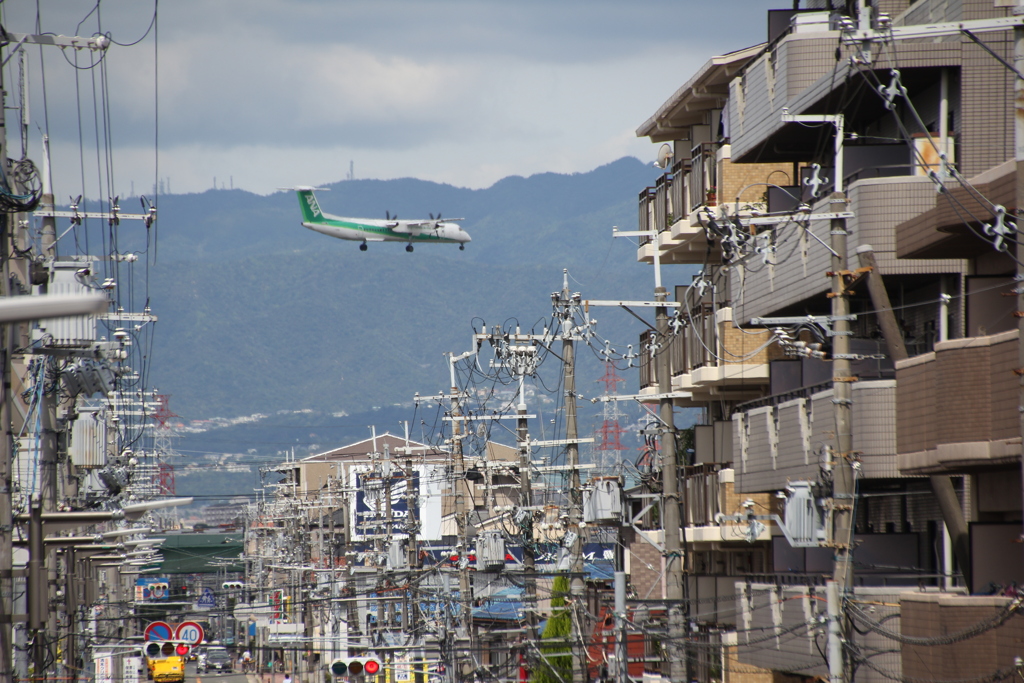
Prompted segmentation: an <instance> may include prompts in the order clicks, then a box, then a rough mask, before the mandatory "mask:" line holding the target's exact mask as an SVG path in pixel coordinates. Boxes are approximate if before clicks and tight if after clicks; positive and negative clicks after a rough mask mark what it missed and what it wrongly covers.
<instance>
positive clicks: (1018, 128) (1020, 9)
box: [968, 0, 1024, 589]
mask: <svg viewBox="0 0 1024 683" xmlns="http://www.w3.org/2000/svg"><path fill="white" fill-rule="evenodd" d="M1013 14H1014V15H1015V16H1017V17H1020V16H1021V15H1024V0H1017V3H1016V5H1015V6H1014V8H1013ZM1013 66H1014V68H1015V69H1016V70H1017V73H1018V74H1020V73H1024V71H1022V69H1024V26H1021V25H1020V24H1018V25H1017V26H1014V28H1013ZM1013 94H1014V99H1013V101H1014V127H1013V139H1014V161H1015V163H1016V167H1017V187H1016V199H1017V202H1016V205H1017V216H1016V221H1015V228H1016V231H1015V233H1014V235H1015V237H1016V242H1017V278H1016V279H1017V288H1016V289H1017V310H1016V311H1015V312H1014V315H1015V316H1017V335H1018V339H1017V345H1018V347H1017V368H1018V370H1017V379H1018V383H1019V389H1018V411H1019V412H1020V434H1021V435H1024V372H1022V371H1021V369H1024V263H1022V261H1021V259H1024V244H1022V240H1021V238H1020V224H1021V214H1022V213H1024V80H1022V79H1021V78H1019V77H1015V78H1014V79H1013ZM1022 443H1024V442H1022ZM1021 490H1022V491H1024V455H1022V459H1021ZM969 588H970V587H969V586H968V589H969Z"/></svg>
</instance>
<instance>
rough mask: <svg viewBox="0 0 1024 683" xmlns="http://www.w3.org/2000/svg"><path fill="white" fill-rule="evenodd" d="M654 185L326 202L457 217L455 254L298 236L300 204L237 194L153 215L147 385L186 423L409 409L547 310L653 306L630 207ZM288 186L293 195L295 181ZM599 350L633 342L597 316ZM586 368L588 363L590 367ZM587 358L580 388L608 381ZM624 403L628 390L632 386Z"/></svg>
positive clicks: (334, 190)
mask: <svg viewBox="0 0 1024 683" xmlns="http://www.w3.org/2000/svg"><path fill="white" fill-rule="evenodd" d="M658 173H660V171H659V170H658V169H656V168H652V167H650V166H648V165H645V164H643V163H641V162H640V161H639V160H637V159H634V158H623V159H620V160H618V161H615V162H613V163H610V164H607V165H605V166H602V167H600V168H597V169H594V170H593V171H590V172H588V173H578V174H571V175H564V174H555V173H545V174H539V175H534V176H530V177H528V178H522V177H510V178H505V179H503V180H501V181H499V182H497V183H495V184H494V185H492V186H491V187H488V188H486V189H479V190H473V189H466V188H458V187H453V186H451V185H443V184H437V183H432V182H427V181H421V180H415V179H397V180H347V181H342V182H338V183H333V184H331V185H328V186H327V188H329V189H330V192H322V193H320V194H319V199H320V204H321V206H322V207H323V209H324V210H325V211H327V212H328V213H332V214H337V215H346V216H366V217H383V216H384V215H385V212H388V213H389V214H390V215H392V216H394V215H396V214H397V215H399V216H401V217H402V218H420V217H426V216H427V215H428V214H429V213H434V214H436V213H437V212H439V211H440V212H443V213H444V215H445V216H453V217H454V216H459V217H463V216H464V217H465V220H464V221H462V222H461V224H462V226H463V227H464V228H465V229H466V230H467V231H468V232H469V233H470V234H471V235H472V236H473V241H472V243H470V244H468V245H467V247H466V250H465V251H459V250H458V249H456V248H455V247H454V246H447V245H423V246H420V247H419V248H418V249H417V250H416V251H415V252H414V253H407V252H406V251H405V249H404V245H402V244H401V243H371V244H370V248H369V250H368V251H367V252H361V251H359V249H358V243H356V242H345V241H341V240H334V239H331V238H329V237H326V236H324V235H320V234H317V233H313V232H311V231H309V230H306V229H304V228H303V227H301V224H300V215H299V207H298V205H297V200H296V197H295V195H294V193H292V192H281V193H276V194H273V195H270V196H259V195H254V194H250V193H247V192H244V191H242V190H209V191H207V192H204V193H202V194H190V195H168V196H164V197H161V198H160V201H159V218H158V222H157V225H156V227H155V228H154V230H155V233H154V235H153V236H154V237H156V243H157V247H156V250H155V251H154V255H155V260H156V264H155V266H154V267H153V268H152V269H151V272H150V282H149V298H150V305H151V307H152V310H153V312H154V314H156V315H157V316H158V317H159V322H158V323H157V327H156V334H155V342H154V348H153V353H152V370H151V375H150V385H151V386H154V387H156V388H157V389H158V390H159V391H160V392H161V393H167V394H171V395H172V397H173V398H172V399H171V409H172V410H174V412H176V413H177V414H179V415H181V416H182V417H185V418H193V419H194V418H202V417H212V416H237V415H248V414H251V413H257V412H264V413H269V412H274V411H278V410H285V409H287V410H295V409H314V410H317V411H325V412H327V413H331V412H335V413H336V412H339V411H346V412H356V411H361V410H366V409H369V408H371V407H374V406H381V405H393V404H398V403H409V402H410V401H411V400H412V397H413V395H414V394H415V393H417V392H418V393H420V394H431V393H436V392H437V391H439V390H442V389H444V390H446V389H447V388H448V384H449V378H448V368H447V363H446V361H445V358H444V355H443V354H444V353H446V352H454V353H462V352H464V351H467V350H469V348H470V343H471V335H472V334H473V332H474V331H475V330H476V331H482V330H483V329H484V328H485V327H486V328H488V329H490V328H493V327H494V326H495V325H499V326H502V327H504V328H505V329H508V328H509V327H515V326H516V325H520V326H521V327H522V329H523V330H524V331H525V330H528V329H531V328H534V327H535V326H536V327H538V329H539V327H541V326H543V320H544V319H549V318H550V316H551V300H550V295H551V293H552V292H554V291H557V290H560V289H561V288H562V279H563V269H567V270H568V274H569V286H570V289H572V290H573V291H579V292H581V293H582V295H583V297H584V298H586V299H612V298H615V299H649V298H650V297H651V292H652V288H653V274H652V271H651V269H650V267H649V266H644V265H642V264H638V263H637V262H636V247H635V242H634V241H632V240H628V239H613V238H612V226H620V227H621V228H623V229H628V230H633V229H635V225H636V211H637V202H636V193H637V191H638V189H641V188H643V187H645V186H647V185H649V184H653V182H654V179H655V178H656V177H657V175H658ZM297 175H298V177H297V178H296V181H297V183H296V184H298V183H299V182H301V181H302V178H301V175H300V174H297ZM590 316H591V317H594V318H596V319H597V320H598V325H597V331H598V333H599V335H601V337H604V338H607V339H610V340H612V341H613V343H614V345H615V346H616V348H619V349H623V350H624V349H625V346H626V345H627V344H633V345H634V346H635V345H636V341H637V337H638V335H639V332H640V331H641V330H642V325H641V324H640V323H639V322H638V321H636V320H635V319H634V318H632V317H630V316H629V315H627V314H626V313H624V312H622V311H619V310H615V309H603V310H591V311H590ZM587 355H588V356H590V354H587ZM590 359H591V360H589V361H587V360H585V359H584V358H582V357H581V363H580V366H581V367H580V370H579V372H580V375H581V379H580V380H579V384H578V386H579V387H580V388H579V390H580V392H581V393H584V394H587V393H591V394H594V393H599V392H598V390H597V389H591V386H592V384H588V382H593V380H594V379H596V378H597V377H599V376H600V374H601V373H602V372H603V368H601V367H600V364H599V363H597V362H595V361H594V360H593V356H590ZM631 374H632V376H628V377H627V384H626V385H625V386H620V391H623V390H635V388H636V376H635V375H636V373H635V371H633V372H632V373H631Z"/></svg>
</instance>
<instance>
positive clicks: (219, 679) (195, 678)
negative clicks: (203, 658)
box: [185, 662, 249, 683]
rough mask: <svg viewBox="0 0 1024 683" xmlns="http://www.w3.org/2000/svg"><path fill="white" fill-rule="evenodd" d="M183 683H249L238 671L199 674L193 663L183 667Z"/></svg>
mask: <svg viewBox="0 0 1024 683" xmlns="http://www.w3.org/2000/svg"><path fill="white" fill-rule="evenodd" d="M185 683H249V679H248V677H247V676H246V675H245V674H243V673H241V672H240V671H235V672H233V673H216V672H213V671H210V672H209V673H205V674H201V673H199V671H198V670H197V669H196V663H195V662H188V663H187V664H186V665H185Z"/></svg>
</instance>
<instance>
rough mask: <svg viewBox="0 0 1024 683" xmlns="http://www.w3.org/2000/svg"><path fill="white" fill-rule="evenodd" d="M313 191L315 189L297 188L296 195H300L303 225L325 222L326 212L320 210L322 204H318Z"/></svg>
mask: <svg viewBox="0 0 1024 683" xmlns="http://www.w3.org/2000/svg"><path fill="white" fill-rule="evenodd" d="M313 190H314V188H312V187H297V188H295V191H296V193H297V194H298V195H299V207H300V208H301V209H302V222H303V223H322V222H323V220H324V212H323V211H321V210H320V204H318V203H317V201H316V195H315V194H313Z"/></svg>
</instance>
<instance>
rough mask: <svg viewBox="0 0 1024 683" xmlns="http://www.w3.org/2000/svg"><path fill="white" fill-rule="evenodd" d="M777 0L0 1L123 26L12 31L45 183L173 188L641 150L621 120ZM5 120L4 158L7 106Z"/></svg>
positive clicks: (559, 164)
mask: <svg viewBox="0 0 1024 683" xmlns="http://www.w3.org/2000/svg"><path fill="white" fill-rule="evenodd" d="M0 1H2V0H0ZM33 5H37V6H38V8H37V7H34V6H33ZM786 6H791V3H790V2H789V0H772V1H768V0H719V2H709V1H708V0H588V1H582V0H557V1H554V2H553V1H551V0H543V1H542V0H500V1H499V0H446V1H434V0H376V1H375V2H368V1H365V0H364V1H362V2H355V1H344V0H288V1H285V0H164V1H163V2H160V3H159V4H157V3H156V2H153V1H152V0H103V1H102V2H101V3H98V4H97V3H96V2H95V1H94V0H88V1H79V0H50V1H47V0H37V2H35V3H33V2H31V1H30V0H18V1H17V2H14V1H12V0H8V1H7V2H3V4H2V5H0V10H2V13H3V16H2V21H3V26H4V28H5V29H7V31H9V32H12V33H37V32H42V33H57V34H63V35H82V36H88V35H93V34H94V33H96V32H103V33H106V34H108V35H110V36H111V37H112V39H113V40H114V41H115V42H116V43H120V44H115V45H113V46H111V48H110V49H109V50H108V53H107V55H106V57H105V61H104V63H103V64H100V65H98V66H94V65H95V64H96V57H95V56H92V55H90V54H88V53H87V52H84V51H83V52H79V53H75V52H73V51H66V52H62V51H61V50H59V49H57V48H54V47H46V48H39V47H35V46H32V47H29V48H27V49H26V53H27V57H28V66H29V69H30V78H29V81H30V83H31V91H30V95H31V97H30V102H29V105H30V106H29V112H30V119H31V122H30V124H29V128H30V133H29V157H30V158H33V159H34V160H39V159H40V158H41V153H40V142H39V141H40V139H41V133H42V131H45V130H48V131H49V134H50V139H51V146H52V154H51V156H52V159H53V162H52V168H53V171H52V173H53V177H54V183H55V188H54V189H55V193H56V194H57V195H58V197H63V196H68V195H75V194H78V193H81V192H83V191H84V192H85V194H86V195H87V196H92V197H96V196H97V195H98V194H100V193H101V194H104V195H105V194H107V192H108V188H110V187H112V188H113V189H112V192H111V193H119V194H122V195H124V194H128V193H129V191H130V190H131V188H133V187H134V189H135V191H136V193H143V192H150V191H151V190H152V187H153V185H154V182H155V179H157V178H161V179H166V180H167V182H168V183H169V188H170V191H172V192H174V193H176V194H180V193H185V192H201V191H204V190H206V189H209V188H211V187H212V186H213V184H214V178H216V182H217V186H218V187H220V186H225V187H227V186H229V185H233V186H234V187H235V188H242V189H245V190H249V191H253V192H258V193H261V194H266V193H269V192H272V191H274V189H275V188H277V187H282V186H289V185H294V184H313V183H328V182H333V181H337V180H342V179H344V178H345V177H346V176H347V175H348V173H349V163H350V162H352V163H353V164H354V171H355V176H356V177H357V178H397V177H416V178H422V179H426V180H434V181H439V182H446V183H451V184H454V185H458V186H463V187H472V188H480V187H487V186H489V185H491V184H492V183H494V182H495V181H496V180H498V179H500V178H502V177H505V176H508V175H514V174H515V175H529V174H532V173H539V172H545V171H556V172H577V171H588V170H590V169H592V168H594V167H596V166H599V165H601V164H604V163H607V162H609V161H612V160H615V159H617V158H619V157H622V156H625V155H633V156H637V157H639V158H641V159H645V160H646V159H648V158H650V159H651V160H653V159H654V156H655V153H656V147H655V146H653V145H651V143H650V142H649V141H647V140H645V139H638V138H636V136H635V130H636V128H637V127H638V126H639V125H640V124H641V123H642V122H643V121H644V120H646V119H647V117H648V116H650V115H651V114H652V113H653V112H654V110H655V109H656V108H657V107H658V106H659V105H660V104H662V103H663V102H664V101H665V100H666V99H667V98H668V97H669V96H670V95H671V94H672V92H673V91H674V90H675V89H676V88H677V87H678V86H679V85H681V84H682V83H683V82H684V81H685V80H686V79H687V78H688V77H689V76H690V75H691V74H692V73H693V72H694V71H695V70H696V69H697V68H699V67H700V65H701V64H703V63H704V62H705V61H706V60H707V59H708V58H709V57H710V56H712V55H715V54H721V53H724V52H729V51H732V50H736V49H739V48H743V47H747V46H749V45H753V44H756V43H758V42H761V41H763V40H764V35H765V33H766V28H765V11H766V10H767V9H769V8H773V7H786ZM37 9H38V12H37ZM154 13H156V15H157V22H156V25H155V26H153V27H152V28H151V29H150V28H149V27H150V23H151V20H152V18H153V15H154ZM147 29H149V31H148V33H147ZM136 41H138V42H137V44H135V45H130V46H129V45H128V44H129V43H135V42H136ZM5 54H6V51H5ZM18 61H19V58H18V57H14V58H13V59H11V60H10V61H9V62H8V64H7V66H6V67H5V68H4V74H3V77H4V86H5V90H6V91H7V93H8V99H7V106H8V107H16V106H18V105H19V103H20V91H19V89H18V87H17V82H18V79H17V72H16V69H17V65H18ZM90 66H92V67H93V68H89V67H90ZM44 84H45V88H44V87H43V86H44ZM7 121H8V129H7V130H8V138H9V143H10V156H12V157H18V156H20V154H21V141H20V136H19V134H18V132H17V131H18V125H17V111H13V110H8V113H7ZM97 141H98V142H97ZM97 149H99V150H100V151H99V152H97ZM82 150H84V153H83V152H82ZM108 150H109V153H108ZM157 152H158V154H157ZM83 188H84V189H83Z"/></svg>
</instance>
